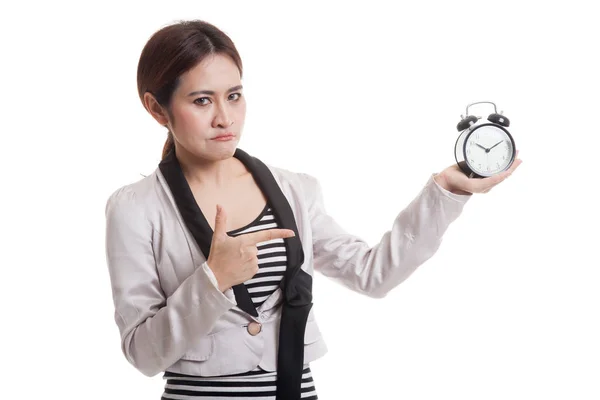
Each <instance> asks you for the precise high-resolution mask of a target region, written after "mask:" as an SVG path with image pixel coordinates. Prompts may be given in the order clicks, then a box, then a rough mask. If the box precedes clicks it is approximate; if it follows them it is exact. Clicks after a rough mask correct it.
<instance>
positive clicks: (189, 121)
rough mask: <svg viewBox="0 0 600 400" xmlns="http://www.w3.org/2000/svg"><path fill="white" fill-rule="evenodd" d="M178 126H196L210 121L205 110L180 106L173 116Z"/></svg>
mask: <svg viewBox="0 0 600 400" xmlns="http://www.w3.org/2000/svg"><path fill="white" fill-rule="evenodd" d="M175 118H176V120H177V123H178V126H180V127H182V128H184V127H197V126H200V125H205V124H206V123H210V118H209V116H208V114H207V113H206V112H202V110H199V109H196V108H194V107H193V106H192V107H182V108H180V109H179V112H178V114H177V115H176V116H175Z"/></svg>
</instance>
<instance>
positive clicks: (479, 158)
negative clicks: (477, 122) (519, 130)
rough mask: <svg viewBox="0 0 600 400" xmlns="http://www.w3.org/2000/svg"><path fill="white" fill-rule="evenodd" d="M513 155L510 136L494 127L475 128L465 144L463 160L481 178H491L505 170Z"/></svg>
mask: <svg viewBox="0 0 600 400" xmlns="http://www.w3.org/2000/svg"><path fill="white" fill-rule="evenodd" d="M513 153H514V148H513V142H512V140H511V138H510V136H509V135H508V134H507V133H506V132H505V131H504V130H503V129H501V128H499V127H497V126H494V125H482V126H480V127H478V128H475V129H474V130H473V131H472V132H471V133H470V134H469V136H468V137H467V141H466V142H465V160H466V162H467V163H468V164H469V167H470V168H471V169H472V170H473V171H474V172H476V173H477V174H479V175H481V176H491V175H494V174H497V173H499V172H502V171H504V170H505V169H507V167H508V165H509V164H510V162H511V161H512V159H513Z"/></svg>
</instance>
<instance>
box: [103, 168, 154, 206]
mask: <svg viewBox="0 0 600 400" xmlns="http://www.w3.org/2000/svg"><path fill="white" fill-rule="evenodd" d="M156 180H157V176H156V171H154V172H153V173H151V174H150V175H148V176H145V177H144V178H142V179H139V180H137V181H135V182H132V183H129V184H126V185H123V186H120V187H118V188H117V189H115V190H113V192H112V193H110V194H109V196H108V199H107V200H106V206H105V214H106V215H108V214H109V213H118V214H136V215H140V214H141V215H144V214H145V207H146V206H147V205H148V204H150V203H152V201H151V199H150V198H151V197H152V196H154V195H155V193H156V189H155V183H156Z"/></svg>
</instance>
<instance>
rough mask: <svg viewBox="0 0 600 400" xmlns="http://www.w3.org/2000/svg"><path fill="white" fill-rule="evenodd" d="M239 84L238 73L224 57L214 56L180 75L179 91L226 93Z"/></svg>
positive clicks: (232, 64) (220, 55) (234, 66)
mask: <svg viewBox="0 0 600 400" xmlns="http://www.w3.org/2000/svg"><path fill="white" fill-rule="evenodd" d="M239 84H240V71H239V70H238V67H237V66H236V65H235V63H234V62H233V60H232V59H231V58H230V57H229V56H226V55H222V54H214V55H210V56H208V57H206V58H205V59H204V60H202V61H201V62H200V63H198V64H197V65H196V66H194V67H192V68H191V69H190V70H188V71H186V72H185V73H184V74H182V75H181V84H180V89H181V90H183V91H185V93H186V94H187V93H189V92H190V91H194V90H214V91H223V92H225V91H227V89H229V88H231V87H233V86H236V85H239Z"/></svg>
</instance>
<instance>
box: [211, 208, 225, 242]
mask: <svg viewBox="0 0 600 400" xmlns="http://www.w3.org/2000/svg"><path fill="white" fill-rule="evenodd" d="M226 222H227V215H226V214H225V210H224V209H223V207H221V206H220V205H219V204H217V215H215V232H214V234H215V235H216V236H223V235H226V234H227V231H226V230H225V225H226V224H225V223H226Z"/></svg>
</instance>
